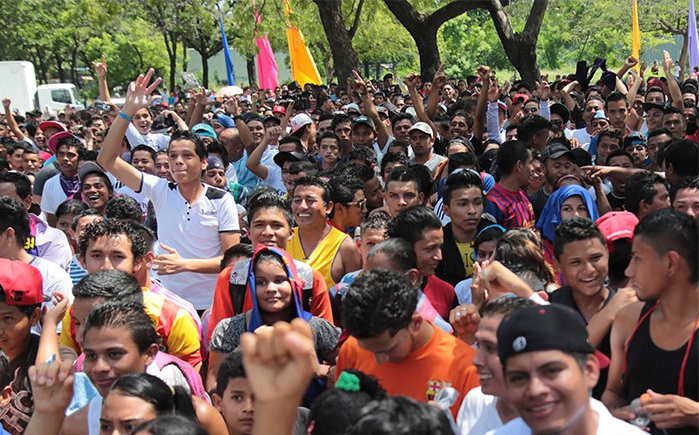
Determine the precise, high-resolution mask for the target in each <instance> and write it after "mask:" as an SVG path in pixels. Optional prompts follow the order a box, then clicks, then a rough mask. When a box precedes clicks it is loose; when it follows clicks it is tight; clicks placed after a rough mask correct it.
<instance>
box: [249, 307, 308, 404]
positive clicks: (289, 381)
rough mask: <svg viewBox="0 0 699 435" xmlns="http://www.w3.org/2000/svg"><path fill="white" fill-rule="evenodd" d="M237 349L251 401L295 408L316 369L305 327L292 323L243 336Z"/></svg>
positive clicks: (298, 322)
mask: <svg viewBox="0 0 699 435" xmlns="http://www.w3.org/2000/svg"><path fill="white" fill-rule="evenodd" d="M240 346H241V348H242V350H243V363H244V364H245V371H246V372H247V374H248V380H249V381H250V387H251V388H252V391H253V393H254V394H255V400H256V401H263V402H287V401H291V403H294V406H297V404H298V403H299V402H300V400H301V397H302V396H303V394H304V392H305V391H306V388H307V387H308V382H309V381H310V380H311V378H312V377H313V374H314V373H315V371H316V366H317V365H318V359H317V357H316V353H315V349H314V347H313V332H312V331H311V328H310V326H309V325H308V323H306V322H305V321H304V320H302V319H294V320H293V321H292V322H291V324H289V323H285V322H278V323H275V324H274V326H273V327H271V328H264V329H260V330H258V331H256V332H255V333H254V334H253V333H245V334H243V335H242V337H241V338H240ZM287 403H288V402H287Z"/></svg>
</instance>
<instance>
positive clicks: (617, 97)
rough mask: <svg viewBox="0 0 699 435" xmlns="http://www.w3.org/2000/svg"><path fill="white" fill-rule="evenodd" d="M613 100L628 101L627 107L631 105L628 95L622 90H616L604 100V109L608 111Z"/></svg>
mask: <svg viewBox="0 0 699 435" xmlns="http://www.w3.org/2000/svg"><path fill="white" fill-rule="evenodd" d="M612 101H623V102H624V103H626V107H629V99H628V98H626V95H624V94H622V93H621V92H618V91H614V92H612V93H611V94H609V96H608V97H607V99H606V100H605V102H604V110H605V111H606V110H607V109H608V108H609V103H611V102H612Z"/></svg>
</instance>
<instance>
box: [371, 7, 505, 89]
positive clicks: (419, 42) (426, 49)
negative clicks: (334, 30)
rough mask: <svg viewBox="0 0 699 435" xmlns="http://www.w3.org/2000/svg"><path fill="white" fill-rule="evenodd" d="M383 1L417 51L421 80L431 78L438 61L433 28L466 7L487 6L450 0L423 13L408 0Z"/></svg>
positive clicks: (437, 48) (462, 11)
mask: <svg viewBox="0 0 699 435" xmlns="http://www.w3.org/2000/svg"><path fill="white" fill-rule="evenodd" d="M507 1H508V0H505V2H507ZM384 3H385V4H386V7H388V10H390V11H391V13H392V14H393V15H394V16H395V17H396V19H398V21H400V23H401V24H402V25H403V27H405V29H406V30H407V31H408V33H410V36H411V37H412V38H413V40H414V41H415V45H416V46H417V51H418V53H419V54H420V75H421V76H422V79H423V80H424V81H431V80H432V78H433V77H434V74H435V73H436V72H437V69H439V65H440V64H441V60H440V57H439V47H438V45H437V31H438V30H439V28H440V27H441V26H442V24H444V23H446V22H447V21H449V20H451V19H452V18H456V17H458V16H459V15H461V14H464V13H466V12H468V11H470V10H473V9H480V8H485V7H488V6H490V2H489V1H487V0H468V1H466V0H453V1H451V2H449V3H447V4H445V5H444V6H442V7H441V8H439V9H437V10H436V11H434V12H433V13H431V14H430V15H425V14H421V13H419V12H417V11H416V10H415V8H413V6H412V5H411V4H410V3H408V0H384Z"/></svg>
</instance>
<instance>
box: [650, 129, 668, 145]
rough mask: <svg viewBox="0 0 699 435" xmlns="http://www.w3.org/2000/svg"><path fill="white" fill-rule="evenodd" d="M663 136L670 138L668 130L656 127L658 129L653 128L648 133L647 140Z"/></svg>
mask: <svg viewBox="0 0 699 435" xmlns="http://www.w3.org/2000/svg"><path fill="white" fill-rule="evenodd" d="M663 134H666V135H668V136H670V137H671V138H672V133H670V130H668V129H667V128H665V127H658V128H654V129H653V130H651V131H649V132H648V140H650V138H652V137H655V136H661V135H663ZM670 140H672V139H670ZM670 140H668V142H670Z"/></svg>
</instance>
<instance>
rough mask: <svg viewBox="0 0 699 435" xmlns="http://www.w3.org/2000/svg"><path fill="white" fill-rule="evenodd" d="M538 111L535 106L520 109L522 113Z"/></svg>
mask: <svg viewBox="0 0 699 435" xmlns="http://www.w3.org/2000/svg"><path fill="white" fill-rule="evenodd" d="M538 111H539V109H537V108H536V107H528V108H527V107H525V108H524V109H522V112H524V113H536V112H538Z"/></svg>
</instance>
